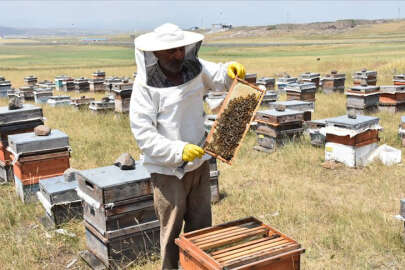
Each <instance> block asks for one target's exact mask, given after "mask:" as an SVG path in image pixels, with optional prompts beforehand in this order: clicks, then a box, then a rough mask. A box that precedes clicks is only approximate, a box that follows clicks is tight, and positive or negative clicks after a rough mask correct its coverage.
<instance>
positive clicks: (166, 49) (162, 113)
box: [130, 23, 245, 269]
mask: <svg viewBox="0 0 405 270" xmlns="http://www.w3.org/2000/svg"><path fill="white" fill-rule="evenodd" d="M203 38H204V36H203V35H201V34H198V33H193V32H188V31H182V30H181V29H180V28H179V27H178V26H176V25H173V24H170V23H166V24H163V25H161V26H159V27H158V28H156V29H155V30H154V31H153V32H151V33H147V34H144V35H141V36H139V37H137V38H136V39H135V58H136V65H137V76H136V79H135V82H134V88H133V91H132V97H131V104H130V121H131V129H132V132H133V134H134V136H135V139H136V141H137V143H138V146H139V148H140V149H141V150H142V152H143V154H144V162H143V164H144V166H145V167H146V169H147V170H148V171H149V172H150V173H151V180H152V185H153V187H154V194H153V195H154V206H155V211H156V214H157V216H158V218H159V220H160V247H161V259H162V269H176V268H178V259H179V250H178V247H177V246H176V245H175V243H174V239H175V238H176V237H178V235H179V234H180V232H181V229H182V226H183V220H184V221H185V227H184V232H188V231H192V230H196V229H201V228H204V227H208V226H211V204H210V203H211V192H210V186H209V165H208V162H207V160H208V159H210V157H209V156H208V155H204V150H203V149H202V148H201V147H200V146H201V144H202V142H203V141H204V125H203V123H204V110H203V96H204V95H205V94H206V93H207V91H208V90H209V89H211V90H218V91H219V90H221V91H224V90H227V89H228V87H229V86H230V84H231V82H232V79H233V78H235V76H238V77H241V78H244V76H245V70H244V67H243V66H242V65H241V64H239V63H236V62H232V63H227V64H216V63H212V62H208V61H204V60H202V59H200V58H198V51H199V49H200V46H201V43H202V40H203ZM185 162H187V163H185Z"/></svg>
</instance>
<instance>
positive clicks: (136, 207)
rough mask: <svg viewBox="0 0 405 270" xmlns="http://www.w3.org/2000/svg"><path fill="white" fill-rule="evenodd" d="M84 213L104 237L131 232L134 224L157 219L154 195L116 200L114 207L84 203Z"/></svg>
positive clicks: (86, 218)
mask: <svg viewBox="0 0 405 270" xmlns="http://www.w3.org/2000/svg"><path fill="white" fill-rule="evenodd" d="M83 215H84V219H85V220H86V222H88V223H89V224H91V225H92V226H93V227H94V228H95V229H96V230H97V231H98V232H99V233H100V234H101V235H103V237H105V238H108V239H110V238H113V237H115V236H116V232H119V231H120V230H125V231H127V232H130V231H131V230H132V229H133V228H134V226H137V225H139V224H143V223H147V222H150V221H155V220H157V217H156V214H155V209H154V207H153V198H152V195H147V196H141V197H136V198H131V199H126V200H122V201H119V202H115V203H114V206H113V207H106V206H102V207H99V208H96V207H93V206H92V205H90V204H89V203H87V202H86V201H84V203H83Z"/></svg>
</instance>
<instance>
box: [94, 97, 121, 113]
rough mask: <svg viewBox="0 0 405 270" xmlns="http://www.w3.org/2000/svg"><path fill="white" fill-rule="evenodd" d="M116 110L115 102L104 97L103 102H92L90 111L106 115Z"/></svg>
mask: <svg viewBox="0 0 405 270" xmlns="http://www.w3.org/2000/svg"><path fill="white" fill-rule="evenodd" d="M114 108H115V101H114V99H111V98H109V97H104V98H103V99H102V100H101V101H91V102H90V105H89V109H90V111H92V112H95V113H105V112H109V111H113V110H114Z"/></svg>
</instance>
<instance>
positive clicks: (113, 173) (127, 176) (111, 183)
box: [77, 161, 150, 189]
mask: <svg viewBox="0 0 405 270" xmlns="http://www.w3.org/2000/svg"><path fill="white" fill-rule="evenodd" d="M135 164H136V165H135V166H136V169H135V170H121V169H120V168H118V167H117V166H107V167H101V168H96V169H91V170H84V171H80V172H78V173H77V174H78V175H79V176H81V177H83V178H84V179H86V181H89V182H90V183H92V184H94V185H95V186H97V187H100V188H103V189H104V188H109V187H116V186H120V185H126V184H128V183H132V182H137V181H145V180H149V179H150V174H149V173H148V172H147V171H146V169H145V167H144V166H143V165H142V163H141V162H140V161H136V163H135Z"/></svg>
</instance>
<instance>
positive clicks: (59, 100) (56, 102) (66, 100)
mask: <svg viewBox="0 0 405 270" xmlns="http://www.w3.org/2000/svg"><path fill="white" fill-rule="evenodd" d="M70 102H71V100H70V96H52V97H49V98H48V101H47V104H48V105H49V106H52V107H60V106H69V105H70Z"/></svg>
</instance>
